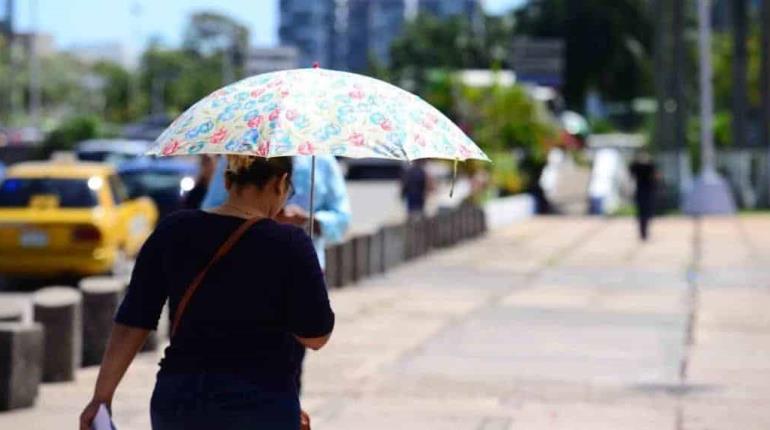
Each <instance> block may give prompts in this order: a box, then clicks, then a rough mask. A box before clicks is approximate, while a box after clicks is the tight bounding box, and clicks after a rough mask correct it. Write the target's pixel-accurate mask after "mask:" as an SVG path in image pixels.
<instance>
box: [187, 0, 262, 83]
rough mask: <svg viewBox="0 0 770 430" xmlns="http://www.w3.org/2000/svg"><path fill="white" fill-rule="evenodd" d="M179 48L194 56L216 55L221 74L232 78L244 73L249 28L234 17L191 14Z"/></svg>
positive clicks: (215, 14) (213, 13) (208, 13)
mask: <svg viewBox="0 0 770 430" xmlns="http://www.w3.org/2000/svg"><path fill="white" fill-rule="evenodd" d="M182 47H183V48H184V49H185V50H186V51H188V52H190V53H192V54H194V55H195V57H196V58H212V57H218V59H219V62H220V64H221V66H222V70H223V75H228V74H229V75H230V76H223V78H225V79H226V80H228V81H232V80H234V79H236V78H238V77H240V76H242V74H243V69H244V65H245V61H246V57H247V55H248V49H249V29H248V27H246V26H244V25H242V24H240V23H238V22H237V21H236V20H234V19H232V18H230V17H228V16H225V15H221V14H218V13H215V12H200V13H196V14H194V15H192V16H191V17H190V21H189V23H188V24H187V28H186V30H185V34H184V41H183V43H182Z"/></svg>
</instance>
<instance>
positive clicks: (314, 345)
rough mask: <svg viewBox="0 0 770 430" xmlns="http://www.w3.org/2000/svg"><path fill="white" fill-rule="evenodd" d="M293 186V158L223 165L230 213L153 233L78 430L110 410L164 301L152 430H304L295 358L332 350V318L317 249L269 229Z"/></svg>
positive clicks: (189, 215) (187, 217)
mask: <svg viewBox="0 0 770 430" xmlns="http://www.w3.org/2000/svg"><path fill="white" fill-rule="evenodd" d="M291 174H292V163H291V159H289V158H272V159H269V160H267V159H262V158H254V157H245V156H228V169H227V171H226V173H225V175H226V176H225V178H226V185H227V189H228V198H227V200H226V201H225V203H224V204H222V205H221V206H219V207H216V208H213V209H211V210H209V211H200V210H196V211H182V212H179V213H176V214H173V215H171V216H169V217H168V218H167V219H165V220H164V221H163V222H162V223H161V224H160V225H159V226H158V227H157V229H156V230H155V232H154V233H153V235H152V236H151V237H150V238H149V239H148V241H147V243H146V244H145V245H144V247H143V249H142V251H141V253H140V254H139V256H138V258H137V262H136V267H135V269H134V273H133V276H132V279H131V284H130V286H129V288H128V292H127V294H126V297H125V298H124V300H123V302H122V304H121V306H120V309H119V310H118V313H117V315H116V317H115V325H114V328H113V331H112V335H111V337H110V341H109V345H108V347H107V352H106V353H105V356H104V359H103V362H102V366H101V369H100V372H99V377H98V379H97V382H96V388H95V392H94V396H93V399H92V400H91V402H90V403H89V404H88V405H87V406H86V408H85V410H84V411H83V413H82V415H81V419H80V428H81V430H86V429H89V428H90V424H91V422H92V420H93V417H94V416H95V414H96V412H97V410H98V407H99V405H100V404H102V403H104V404H106V405H107V406H108V407H109V406H110V405H111V402H112V398H113V395H114V393H115V390H116V388H117V386H118V384H119V382H120V380H121V378H122V376H123V374H124V373H125V371H126V369H127V368H128V366H129V364H130V363H131V361H132V360H133V358H134V356H135V354H136V353H137V351H138V350H139V349H140V348H141V346H142V344H143V343H144V341H145V339H146V338H147V335H148V334H149V332H150V331H151V330H154V329H155V328H156V326H157V322H158V318H159V315H160V312H161V309H162V307H163V305H164V303H165V301H166V300H167V299H168V300H169V308H170V310H171V312H170V314H171V320H172V322H173V324H172V332H171V333H172V334H171V342H170V345H169V346H168V348H167V349H166V351H165V356H164V358H163V360H162V361H161V362H160V371H159V372H158V376H157V381H156V384H155V390H154V392H153V395H152V400H151V403H150V414H151V419H152V428H153V429H155V430H171V429H174V430H175V429H186V430H195V429H206V430H209V429H271V430H272V429H275V430H280V429H292V430H295V429H299V428H300V407H299V398H298V393H297V386H296V373H297V371H298V366H299V359H298V357H299V356H300V354H301V351H302V350H303V347H307V348H311V349H314V350H318V349H320V348H321V347H323V346H324V345H325V344H326V342H327V341H328V339H329V336H330V335H331V331H332V329H333V326H334V314H333V312H332V310H331V308H330V305H329V299H328V296H327V292H326V286H325V284H324V277H323V273H322V271H321V268H320V267H319V264H318V259H317V257H316V254H315V250H314V249H313V243H312V242H311V240H310V238H309V237H308V236H307V235H306V234H305V233H304V231H303V230H301V229H300V228H298V227H294V226H290V225H285V224H280V223H278V222H276V221H275V220H274V218H276V217H277V216H278V214H279V213H280V211H281V210H282V208H283V207H284V205H285V203H286V200H287V198H289V197H290V194H291V193H292V185H291V180H290V178H291ZM307 425H308V423H304V424H303V427H307Z"/></svg>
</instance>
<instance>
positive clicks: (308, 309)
mask: <svg viewBox="0 0 770 430" xmlns="http://www.w3.org/2000/svg"><path fill="white" fill-rule="evenodd" d="M292 230H293V231H292V241H291V243H290V249H289V259H290V261H289V265H288V271H289V274H288V276H287V280H288V283H287V286H286V288H287V314H288V315H287V317H288V325H289V331H290V332H291V333H292V334H295V335H297V336H300V337H321V336H325V335H327V334H329V333H331V332H332V329H333V328H334V312H332V309H331V305H330V304H329V295H328V293H327V291H326V282H325V280H324V274H323V271H322V270H321V266H320V265H319V264H318V256H317V255H316V253H315V249H314V248H313V242H312V241H311V240H310V237H308V235H307V234H305V232H304V231H302V230H301V229H298V228H297V229H292Z"/></svg>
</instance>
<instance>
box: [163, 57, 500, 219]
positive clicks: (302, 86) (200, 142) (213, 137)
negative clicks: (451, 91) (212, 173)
mask: <svg viewBox="0 0 770 430" xmlns="http://www.w3.org/2000/svg"><path fill="white" fill-rule="evenodd" d="M202 153H206V154H242V155H254V156H260V157H282V156H294V155H308V156H313V155H322V154H328V155H335V156H343V157H351V158H386V159H396V160H415V159H420V158H441V159H449V160H454V161H455V167H456V162H457V161H465V160H468V159H479V160H486V161H489V158H487V156H486V155H485V154H484V153H483V152H482V151H481V149H479V147H478V146H477V145H476V144H475V143H473V141H472V140H471V139H470V138H468V136H466V135H465V133H463V132H462V131H461V130H460V128H458V127H457V126H456V125H455V124H454V123H452V121H450V120H449V119H448V118H446V117H445V116H444V115H443V114H442V113H441V112H439V111H438V110H437V109H436V108H434V107H433V106H431V105H430V104H428V103H427V102H425V101H424V100H422V99H421V98H419V97H417V96H415V95H414V94H411V93H409V92H407V91H404V90H402V89H400V88H398V87H396V86H393V85H390V84H388V83H386V82H383V81H380V80H377V79H373V78H369V77H366V76H362V75H357V74H353V73H346V72H339V71H333V70H326V69H319V68H313V69H295V70H285V71H280V72H274V73H266V74H263V75H257V76H254V77H251V78H247V79H244V80H242V81H239V82H236V83H234V84H231V85H228V86H226V87H224V88H222V89H220V90H217V91H215V92H213V93H212V94H210V95H208V96H207V97H205V98H203V99H202V100H200V101H199V102H198V103H196V104H195V105H193V106H192V107H191V108H189V109H188V110H187V111H185V112H184V113H183V114H182V115H181V116H179V118H177V119H176V120H175V121H174V122H173V123H172V124H171V125H170V126H169V127H168V129H166V130H165V131H164V132H163V134H161V135H160V137H159V138H158V139H157V140H156V142H155V146H154V147H153V149H152V150H151V151H150V154H153V155H159V156H169V155H190V154H202ZM313 164H315V163H313ZM314 167H315V166H314ZM314 177H315V175H311V178H314ZM312 189H313V188H311V190H312ZM312 205H313V196H312V191H311V207H312ZM310 213H311V214H312V209H311V211H310ZM311 223H312V220H311ZM311 231H312V229H311Z"/></svg>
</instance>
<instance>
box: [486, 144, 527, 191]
mask: <svg viewBox="0 0 770 430" xmlns="http://www.w3.org/2000/svg"><path fill="white" fill-rule="evenodd" d="M490 158H492V183H493V184H494V185H495V187H497V188H498V189H499V190H500V194H501V195H511V194H517V193H520V192H522V191H524V189H525V187H526V184H525V183H524V182H525V180H524V178H523V177H522V174H521V171H520V170H519V163H518V160H517V159H516V157H515V156H514V155H513V154H512V153H495V154H491V156H490Z"/></svg>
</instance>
